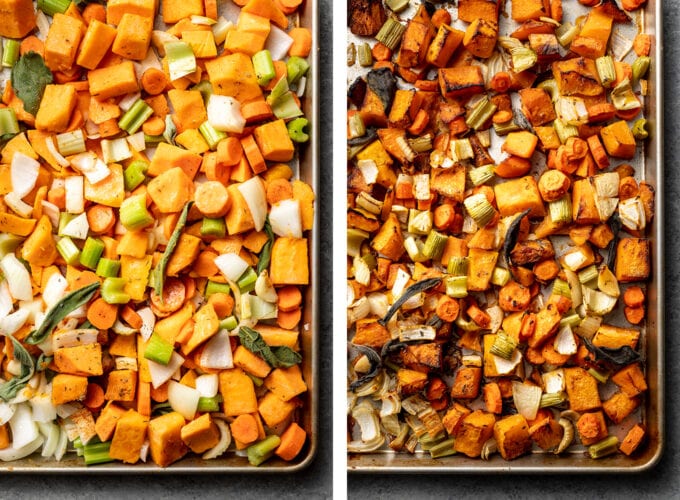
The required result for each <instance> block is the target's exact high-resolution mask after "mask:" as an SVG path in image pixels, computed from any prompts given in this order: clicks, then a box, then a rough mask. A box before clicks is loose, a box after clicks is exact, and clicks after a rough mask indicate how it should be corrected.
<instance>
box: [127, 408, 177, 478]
mask: <svg viewBox="0 0 680 500" xmlns="http://www.w3.org/2000/svg"><path fill="white" fill-rule="evenodd" d="M184 423H185V421H184V417H183V416H182V415H180V414H179V413H177V412H176V411H173V412H170V413H166V414H165V415H162V416H160V417H156V418H154V419H153V420H151V422H149V449H150V451H151V459H152V460H153V461H154V463H155V464H156V465H158V466H160V467H167V466H168V465H170V464H171V463H173V462H176V461H177V460H179V459H180V458H182V457H183V456H184V455H186V454H187V452H188V451H189V448H188V447H187V445H185V444H184V441H182V427H184ZM119 425H120V424H119Z"/></svg>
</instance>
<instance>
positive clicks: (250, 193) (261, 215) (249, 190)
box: [238, 175, 267, 231]
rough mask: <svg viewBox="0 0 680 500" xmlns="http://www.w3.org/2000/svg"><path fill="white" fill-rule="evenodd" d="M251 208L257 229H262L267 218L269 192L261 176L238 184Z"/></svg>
mask: <svg viewBox="0 0 680 500" xmlns="http://www.w3.org/2000/svg"><path fill="white" fill-rule="evenodd" d="M238 190H239V192H240V193H241V195H243V198H244V199H245V200H246V204H247V205H248V210H250V215H251V216H252V218H253V222H255V231H262V228H263V227H264V221H265V219H266V218H267V193H266V192H265V189H264V184H263V182H262V179H260V177H259V176H257V175H256V176H255V177H251V178H250V179H248V180H247V181H245V182H242V183H241V184H240V185H239V186H238Z"/></svg>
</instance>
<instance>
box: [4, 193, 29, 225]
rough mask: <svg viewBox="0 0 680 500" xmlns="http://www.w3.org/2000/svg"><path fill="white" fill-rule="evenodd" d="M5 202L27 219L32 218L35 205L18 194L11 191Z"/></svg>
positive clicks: (13, 210)
mask: <svg viewBox="0 0 680 500" xmlns="http://www.w3.org/2000/svg"><path fill="white" fill-rule="evenodd" d="M5 204H6V205H7V206H8V207H9V208H10V209H11V210H12V212H14V213H15V214H17V215H20V216H21V217H23V218H25V219H30V217H31V215H32V214H33V205H29V204H28V203H26V202H25V201H23V200H22V199H21V198H20V197H19V195H18V194H16V193H15V192H14V191H11V192H9V193H7V194H6V195H5Z"/></svg>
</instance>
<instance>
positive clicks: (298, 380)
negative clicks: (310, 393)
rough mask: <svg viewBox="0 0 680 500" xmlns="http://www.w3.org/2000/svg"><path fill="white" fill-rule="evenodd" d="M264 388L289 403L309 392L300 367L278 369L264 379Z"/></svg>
mask: <svg viewBox="0 0 680 500" xmlns="http://www.w3.org/2000/svg"><path fill="white" fill-rule="evenodd" d="M264 386H265V387H266V388H267V389H269V390H270V391H271V392H272V393H274V394H276V395H277V396H278V397H279V398H281V400H283V401H289V400H291V399H293V398H294V397H295V396H297V395H298V394H302V393H303V392H306V391H307V384H306V383H305V381H304V380H303V379H302V372H301V371H300V366H299V365H293V366H291V367H290V368H276V369H275V370H273V371H272V372H271V373H270V374H269V375H268V376H267V378H266V379H264Z"/></svg>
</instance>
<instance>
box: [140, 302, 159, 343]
mask: <svg viewBox="0 0 680 500" xmlns="http://www.w3.org/2000/svg"><path fill="white" fill-rule="evenodd" d="M137 314H139V316H140V317H141V318H142V327H141V328H140V329H139V333H141V334H142V338H143V339H144V340H145V341H147V340H149V337H151V334H152V333H153V329H154V327H155V326H156V316H155V315H154V313H153V311H152V310H151V308H150V307H143V308H141V309H139V310H137Z"/></svg>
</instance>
